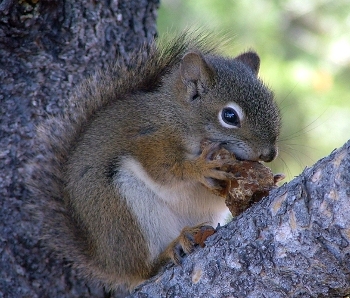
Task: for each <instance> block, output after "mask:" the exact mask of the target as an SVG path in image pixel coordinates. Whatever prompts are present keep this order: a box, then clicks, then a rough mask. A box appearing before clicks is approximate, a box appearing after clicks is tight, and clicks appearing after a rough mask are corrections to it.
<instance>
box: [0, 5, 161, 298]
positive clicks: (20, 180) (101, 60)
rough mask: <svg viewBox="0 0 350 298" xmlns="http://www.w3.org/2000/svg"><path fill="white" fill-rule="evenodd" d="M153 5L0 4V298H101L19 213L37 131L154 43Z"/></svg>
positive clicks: (23, 211)
mask: <svg viewBox="0 0 350 298" xmlns="http://www.w3.org/2000/svg"><path fill="white" fill-rule="evenodd" d="M158 5H159V0H128V1H117V0H110V1H91V0H88V1H81V0H80V1H79V0H65V1H58V0H53V1H49V0H41V1H38V0H29V1H15V0H3V1H2V2H0V140H1V141H0V198H1V200H0V203H1V209H0V241H1V246H0V256H1V258H0V268H1V270H0V297H90V296H93V297H103V296H104V295H105V293H104V292H103V289H98V288H95V287H94V286H93V285H87V284H86V283H85V281H83V280H81V279H79V278H77V276H76V272H75V271H73V270H71V269H70V268H69V267H67V266H66V264H65V263H64V261H62V260H59V259H55V258H54V257H53V256H52V253H51V252H50V251H48V250H47V249H45V248H43V247H42V245H41V242H40V240H39V237H38V235H39V234H38V231H39V229H40V226H39V225H38V224H34V222H33V220H32V218H31V217H30V215H29V212H28V210H27V209H26V208H25V206H26V202H27V201H28V191H27V189H26V186H25V185H24V175H25V170H24V165H25V163H26V161H27V160H28V158H29V157H30V156H31V155H32V154H33V147H32V144H33V142H32V138H33V136H34V133H35V125H36V124H38V123H39V122H40V121H42V120H43V119H44V118H46V117H47V116H48V115H55V114H58V113H61V112H62V110H63V102H64V100H63V99H64V98H67V97H68V96H69V95H70V92H71V90H72V88H73V86H74V85H75V84H76V83H77V82H80V81H81V80H82V79H83V77H85V76H87V75H89V74H91V73H93V72H94V71H95V70H97V69H103V68H105V67H106V66H107V65H108V64H110V63H111V62H113V60H115V59H116V58H117V57H120V58H121V59H127V55H128V52H129V51H131V50H133V49H135V48H137V47H138V46H140V44H141V43H143V42H146V41H148V40H150V39H152V38H153V37H154V36H155V35H156V28H155V19H156V9H157V8H158Z"/></svg>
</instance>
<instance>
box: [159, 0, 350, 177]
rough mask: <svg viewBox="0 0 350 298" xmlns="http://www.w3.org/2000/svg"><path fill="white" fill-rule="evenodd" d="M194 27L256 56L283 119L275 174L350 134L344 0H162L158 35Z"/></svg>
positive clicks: (228, 50)
mask: <svg viewBox="0 0 350 298" xmlns="http://www.w3.org/2000/svg"><path fill="white" fill-rule="evenodd" d="M198 27H203V28H206V29H209V30H210V31H214V32H221V33H225V34H226V35H228V36H229V37H230V38H232V40H231V41H230V42H229V45H228V46H226V47H225V49H224V52H225V54H227V55H230V56H235V55H237V54H239V53H240V52H242V51H245V50H247V49H254V50H256V51H257V52H258V54H259V55H260V58H261V66H260V77H261V78H262V79H263V81H264V82H265V83H266V84H267V85H268V86H270V87H271V88H272V89H273V90H274V92H275V96H276V99H277V101H278V102H279V106H280V109H281V112H282V118H283V126H282V135H281V138H280V141H279V148H280V153H279V157H278V158H277V159H276V160H275V161H274V162H273V163H272V164H271V167H272V168H273V170H274V172H282V173H284V174H286V176H287V179H288V180H290V179H292V178H293V177H294V176H296V175H298V174H299V173H301V171H302V170H303V169H304V168H305V167H306V166H310V165H312V164H314V163H315V162H316V161H317V160H318V159H320V158H321V157H324V156H326V155H328V154H329V153H330V152H331V151H332V150H333V149H335V148H338V147H340V146H342V145H343V144H344V143H345V142H346V141H347V140H348V139H350V95H349V94H350V1H349V0H337V1H334V0H308V1H304V0H284V1H282V0H281V1H277V0H275V1H273V0H272V1H271V0H270V1H268V0H260V1H243V0H240V1H238V0H189V1H185V0H182V1H181V0H162V1H161V7H160V10H159V14H158V30H159V34H160V35H162V34H165V33H167V32H168V31H170V32H174V31H175V32H177V31H182V30H184V29H188V28H198ZM221 35H222V34H221Z"/></svg>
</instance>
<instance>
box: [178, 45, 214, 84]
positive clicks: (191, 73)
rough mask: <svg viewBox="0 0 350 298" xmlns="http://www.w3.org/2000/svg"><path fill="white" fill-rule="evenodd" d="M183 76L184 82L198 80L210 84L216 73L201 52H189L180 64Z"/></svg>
mask: <svg viewBox="0 0 350 298" xmlns="http://www.w3.org/2000/svg"><path fill="white" fill-rule="evenodd" d="M180 73H181V78H182V80H183V81H184V82H197V81H202V82H203V83H206V84H210V83H211V82H212V80H213V77H214V73H213V70H212V69H211V67H210V66H209V65H208V63H207V62H206V61H205V60H204V58H203V57H202V55H201V54H199V53H196V52H188V53H187V54H185V56H184V57H183V58H182V61H181V64H180Z"/></svg>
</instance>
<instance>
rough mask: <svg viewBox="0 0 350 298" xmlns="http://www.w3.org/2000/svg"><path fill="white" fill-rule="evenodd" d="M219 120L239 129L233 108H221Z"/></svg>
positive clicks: (238, 120)
mask: <svg viewBox="0 0 350 298" xmlns="http://www.w3.org/2000/svg"><path fill="white" fill-rule="evenodd" d="M221 118H222V120H223V121H224V122H225V123H226V124H228V125H231V126H236V127H241V122H240V119H239V117H238V114H237V112H236V111H235V110H234V109H233V108H230V107H227V108H223V109H222V112H221Z"/></svg>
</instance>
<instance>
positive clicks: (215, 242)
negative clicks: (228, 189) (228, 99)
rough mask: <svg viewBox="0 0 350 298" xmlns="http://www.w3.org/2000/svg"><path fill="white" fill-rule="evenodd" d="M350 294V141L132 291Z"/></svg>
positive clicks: (222, 294)
mask: <svg viewBox="0 0 350 298" xmlns="http://www.w3.org/2000/svg"><path fill="white" fill-rule="evenodd" d="M349 293H350V141H348V142H347V143H346V144H345V145H344V146H343V147H342V148H340V149H338V150H336V151H334V152H333V153H332V154H331V155H330V156H328V157H326V158H324V159H322V160H320V161H319V162H317V163H316V164H315V165H314V166H313V167H311V168H308V169H306V170H305V171H304V172H303V173H302V174H301V175H300V176H299V177H297V178H295V179H294V180H293V181H291V182H290V183H288V184H286V185H283V186H282V187H280V188H278V189H276V190H274V191H273V192H272V193H271V194H270V196H269V197H268V198H265V199H263V200H262V201H261V202H259V203H258V204H256V205H254V206H252V207H251V208H250V209H248V210H247V211H246V212H245V213H243V214H241V215H240V216H238V217H237V218H235V219H234V220H233V221H232V222H230V223H229V224H228V225H226V226H224V227H221V228H220V229H218V232H217V233H216V234H214V235H213V236H212V237H210V238H209V239H208V240H207V242H206V247H205V248H204V249H198V250H197V251H196V252H194V253H193V254H191V255H189V256H188V257H187V258H186V260H185V261H184V262H183V264H182V266H169V267H168V268H167V270H166V271H165V272H163V273H162V274H160V275H158V276H156V277H155V278H153V279H152V280H150V281H148V282H147V283H146V284H144V285H143V286H141V287H140V288H139V289H138V290H137V291H136V293H134V295H132V296H133V297H238V298H241V297H274V298H277V297H303V298H304V297H343V296H345V295H347V294H349Z"/></svg>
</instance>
